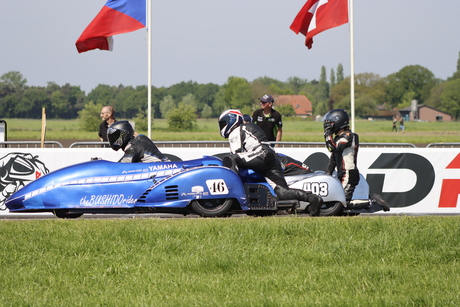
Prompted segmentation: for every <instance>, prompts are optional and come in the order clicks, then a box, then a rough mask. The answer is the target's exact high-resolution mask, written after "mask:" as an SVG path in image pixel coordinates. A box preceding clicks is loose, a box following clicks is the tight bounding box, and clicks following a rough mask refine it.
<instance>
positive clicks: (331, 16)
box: [290, 0, 348, 49]
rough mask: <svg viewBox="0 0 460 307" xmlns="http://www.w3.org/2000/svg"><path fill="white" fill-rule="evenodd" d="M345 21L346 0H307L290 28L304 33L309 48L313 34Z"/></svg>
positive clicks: (346, 18)
mask: <svg viewBox="0 0 460 307" xmlns="http://www.w3.org/2000/svg"><path fill="white" fill-rule="evenodd" d="M347 22H348V0H308V1H307V3H305V5H304V6H303V7H302V9H301V10H300V11H299V13H298V14H297V16H296V17H295V19H294V21H293V22H292V24H291V27H290V28H291V30H292V31H294V32H295V33H296V34H299V32H300V33H302V34H303V35H305V36H306V38H305V45H306V46H307V47H308V49H311V47H312V45H313V36H315V35H316V34H318V33H321V32H323V31H325V30H328V29H331V28H335V27H338V26H341V25H343V24H345V23H347Z"/></svg>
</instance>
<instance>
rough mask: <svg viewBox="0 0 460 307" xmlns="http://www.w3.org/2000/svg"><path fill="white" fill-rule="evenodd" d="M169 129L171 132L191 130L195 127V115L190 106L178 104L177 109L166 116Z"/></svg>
mask: <svg viewBox="0 0 460 307" xmlns="http://www.w3.org/2000/svg"><path fill="white" fill-rule="evenodd" d="M166 118H167V119H168V125H169V128H170V129H171V130H173V131H185V130H192V129H194V128H195V127H196V118H197V116H196V114H195V109H193V107H192V106H190V105H186V104H185V103H183V102H180V103H179V105H178V106H177V108H175V109H172V110H170V111H169V112H168V113H167V114H166Z"/></svg>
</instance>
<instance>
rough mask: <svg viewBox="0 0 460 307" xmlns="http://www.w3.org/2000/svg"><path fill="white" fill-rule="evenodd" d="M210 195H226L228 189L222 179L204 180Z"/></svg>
mask: <svg viewBox="0 0 460 307" xmlns="http://www.w3.org/2000/svg"><path fill="white" fill-rule="evenodd" d="M206 185H207V186H208V189H209V192H210V193H211V195H222V194H228V188H227V185H226V184H225V181H224V180H223V179H216V180H206Z"/></svg>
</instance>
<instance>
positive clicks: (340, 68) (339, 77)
mask: <svg viewBox="0 0 460 307" xmlns="http://www.w3.org/2000/svg"><path fill="white" fill-rule="evenodd" d="M343 79H344V76H343V66H342V64H341V63H339V65H338V66H337V80H336V81H337V84H338V83H340V82H342V81H343Z"/></svg>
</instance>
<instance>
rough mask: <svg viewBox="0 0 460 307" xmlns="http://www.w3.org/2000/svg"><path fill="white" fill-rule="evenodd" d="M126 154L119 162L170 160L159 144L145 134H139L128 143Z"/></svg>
mask: <svg viewBox="0 0 460 307" xmlns="http://www.w3.org/2000/svg"><path fill="white" fill-rule="evenodd" d="M124 151H125V154H124V156H123V157H121V159H120V160H119V161H118V162H124V163H137V162H169V159H168V158H167V157H166V156H165V155H163V154H162V153H161V151H160V150H159V149H158V148H157V146H156V145H155V144H154V143H153V142H152V141H151V140H150V139H149V138H148V137H146V136H145V135H143V134H139V135H138V136H136V137H134V138H133V139H132V140H131V141H129V143H128V144H127V145H126V147H125V149H124Z"/></svg>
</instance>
